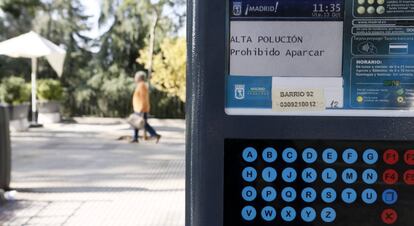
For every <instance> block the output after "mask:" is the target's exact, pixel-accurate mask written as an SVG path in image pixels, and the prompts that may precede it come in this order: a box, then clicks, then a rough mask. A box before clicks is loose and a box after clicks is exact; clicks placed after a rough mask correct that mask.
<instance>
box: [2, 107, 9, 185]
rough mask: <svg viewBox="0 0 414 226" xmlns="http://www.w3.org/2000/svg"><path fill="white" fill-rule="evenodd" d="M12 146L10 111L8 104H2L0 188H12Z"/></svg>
mask: <svg viewBox="0 0 414 226" xmlns="http://www.w3.org/2000/svg"><path fill="white" fill-rule="evenodd" d="M10 178H11V147H10V131H9V112H8V108H7V107H6V106H3V105H0V188H1V189H4V190H9V189H10Z"/></svg>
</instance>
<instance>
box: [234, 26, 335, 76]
mask: <svg viewBox="0 0 414 226" xmlns="http://www.w3.org/2000/svg"><path fill="white" fill-rule="evenodd" d="M230 29H231V32H230V34H231V36H230V74H231V75H245V76H280V77H286V76H287V77H295V76H298V77H340V76H341V75H342V35H343V22H336V21H320V22H315V21H312V22H306V21H302V22H300V21H294V22H289V21H260V22H258V21H232V22H231V28H230Z"/></svg>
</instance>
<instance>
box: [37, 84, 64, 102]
mask: <svg viewBox="0 0 414 226" xmlns="http://www.w3.org/2000/svg"><path fill="white" fill-rule="evenodd" d="M37 97H38V98H39V100H44V101H48V100H54V101H60V100H62V98H63V88H62V85H61V83H60V82H59V81H58V80H54V79H41V80H38V81H37Z"/></svg>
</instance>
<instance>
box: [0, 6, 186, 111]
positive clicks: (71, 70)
mask: <svg viewBox="0 0 414 226" xmlns="http://www.w3.org/2000/svg"><path fill="white" fill-rule="evenodd" d="M184 4H185V2H184V0H158V1H154V0H139V1H138V0H118V1H112V0H102V1H101V14H100V15H99V27H100V35H99V36H98V37H96V38H91V37H88V36H87V35H85V34H86V33H87V32H88V31H90V30H91V29H92V26H93V24H91V21H90V18H91V15H87V14H86V13H85V8H84V6H83V5H82V4H81V1H80V0H53V1H50V0H0V30H1V31H2V32H0V41H4V40H6V39H8V38H11V37H14V36H17V35H20V34H23V33H26V32H28V31H30V30H34V31H35V32H38V33H39V34H41V35H42V36H43V37H45V38H47V39H49V40H51V41H52V42H54V43H57V44H62V45H63V46H64V47H65V48H66V50H67V57H66V61H65V68H64V73H63V76H62V79H61V83H62V85H63V86H64V90H65V95H64V104H65V106H66V108H65V109H66V112H67V114H69V115H85V114H88V115H91V114H92V115H99V116H125V115H127V114H129V113H130V111H131V106H130V101H131V100H130V99H131V94H132V91H133V89H134V83H133V79H132V78H133V74H134V73H135V72H136V71H139V70H145V69H146V68H145V62H137V60H136V59H137V58H147V59H148V58H149V56H148V53H149V51H148V48H149V47H150V44H151V40H150V32H151V27H152V26H153V25H154V18H155V17H157V20H156V24H155V25H156V26H155V31H154V34H155V38H153V46H154V51H153V52H154V57H153V58H154V66H153V69H154V76H153V77H152V81H151V83H153V84H154V88H155V89H154V90H152V93H153V94H152V95H155V96H156V97H157V98H155V99H156V101H162V102H163V103H169V104H164V105H162V106H159V107H157V106H158V105H157V106H156V107H155V108H153V110H154V112H153V114H155V115H163V116H168V115H166V114H164V112H170V111H173V110H174V108H177V107H178V108H180V109H179V111H180V112H183V105H182V104H181V103H178V102H179V101H178V102H177V100H181V101H184V100H185V99H184V98H183V96H184V95H183V93H182V92H183V90H182V89H181V88H180V91H174V92H172V91H171V90H172V87H170V86H169V85H167V80H166V79H167V77H165V74H166V73H170V74H171V75H173V74H174V76H170V77H168V79H177V81H170V83H171V84H172V83H174V84H180V85H179V86H180V87H182V82H183V78H184V76H185V69H184V70H183V69H182V68H177V66H176V65H174V64H176V63H178V62H176V61H177V60H173V58H174V57H173V56H171V54H178V55H177V59H180V60H178V61H180V62H179V63H180V64H182V60H183V58H184V61H185V45H184V44H182V42H185V41H183V40H182V38H181V39H178V38H177V37H178V31H179V30H180V28H182V26H183V21H184V18H185V12H184V11H183V10H176V9H177V8H178V9H180V8H183V7H184ZM171 12H173V13H171ZM177 12H178V13H177ZM165 40H170V41H165ZM179 40H182V41H179ZM178 43H181V44H178ZM165 48H172V49H171V51H173V52H171V51H170V50H168V51H166V50H165ZM178 48H182V49H178ZM184 65H185V62H184ZM162 67H164V68H165V69H161V68H162ZM163 70H164V71H165V72H163ZM38 73H39V77H40V78H56V75H55V73H54V72H53V70H52V69H51V67H50V66H49V65H48V63H47V62H46V60H40V62H39V69H38ZM177 73H179V75H178V74H177ZM12 75H15V76H19V77H24V78H26V80H28V79H29V76H30V61H29V60H27V59H11V58H7V57H4V56H0V78H4V77H9V76H12ZM168 84H169V83H168ZM166 87H168V88H166ZM159 97H162V100H161V99H159ZM175 99H177V100H175ZM177 103H178V104H177ZM180 114H181V113H180ZM180 114H178V115H180ZM180 116H182V114H181V115H180Z"/></svg>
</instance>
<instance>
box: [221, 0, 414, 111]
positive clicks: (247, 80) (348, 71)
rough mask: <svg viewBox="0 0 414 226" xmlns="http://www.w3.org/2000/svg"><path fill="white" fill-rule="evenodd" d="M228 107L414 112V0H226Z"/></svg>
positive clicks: (258, 109) (239, 108) (243, 108)
mask: <svg viewBox="0 0 414 226" xmlns="http://www.w3.org/2000/svg"><path fill="white" fill-rule="evenodd" d="M228 60H229V61H228V71H227V75H226V106H225V110H226V113H227V114H229V115H315V116H320V115H323V116H404V117H405V116H414V111H413V110H414V109H413V108H414V2H413V1H407V0H349V1H344V0H229V35H228Z"/></svg>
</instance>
